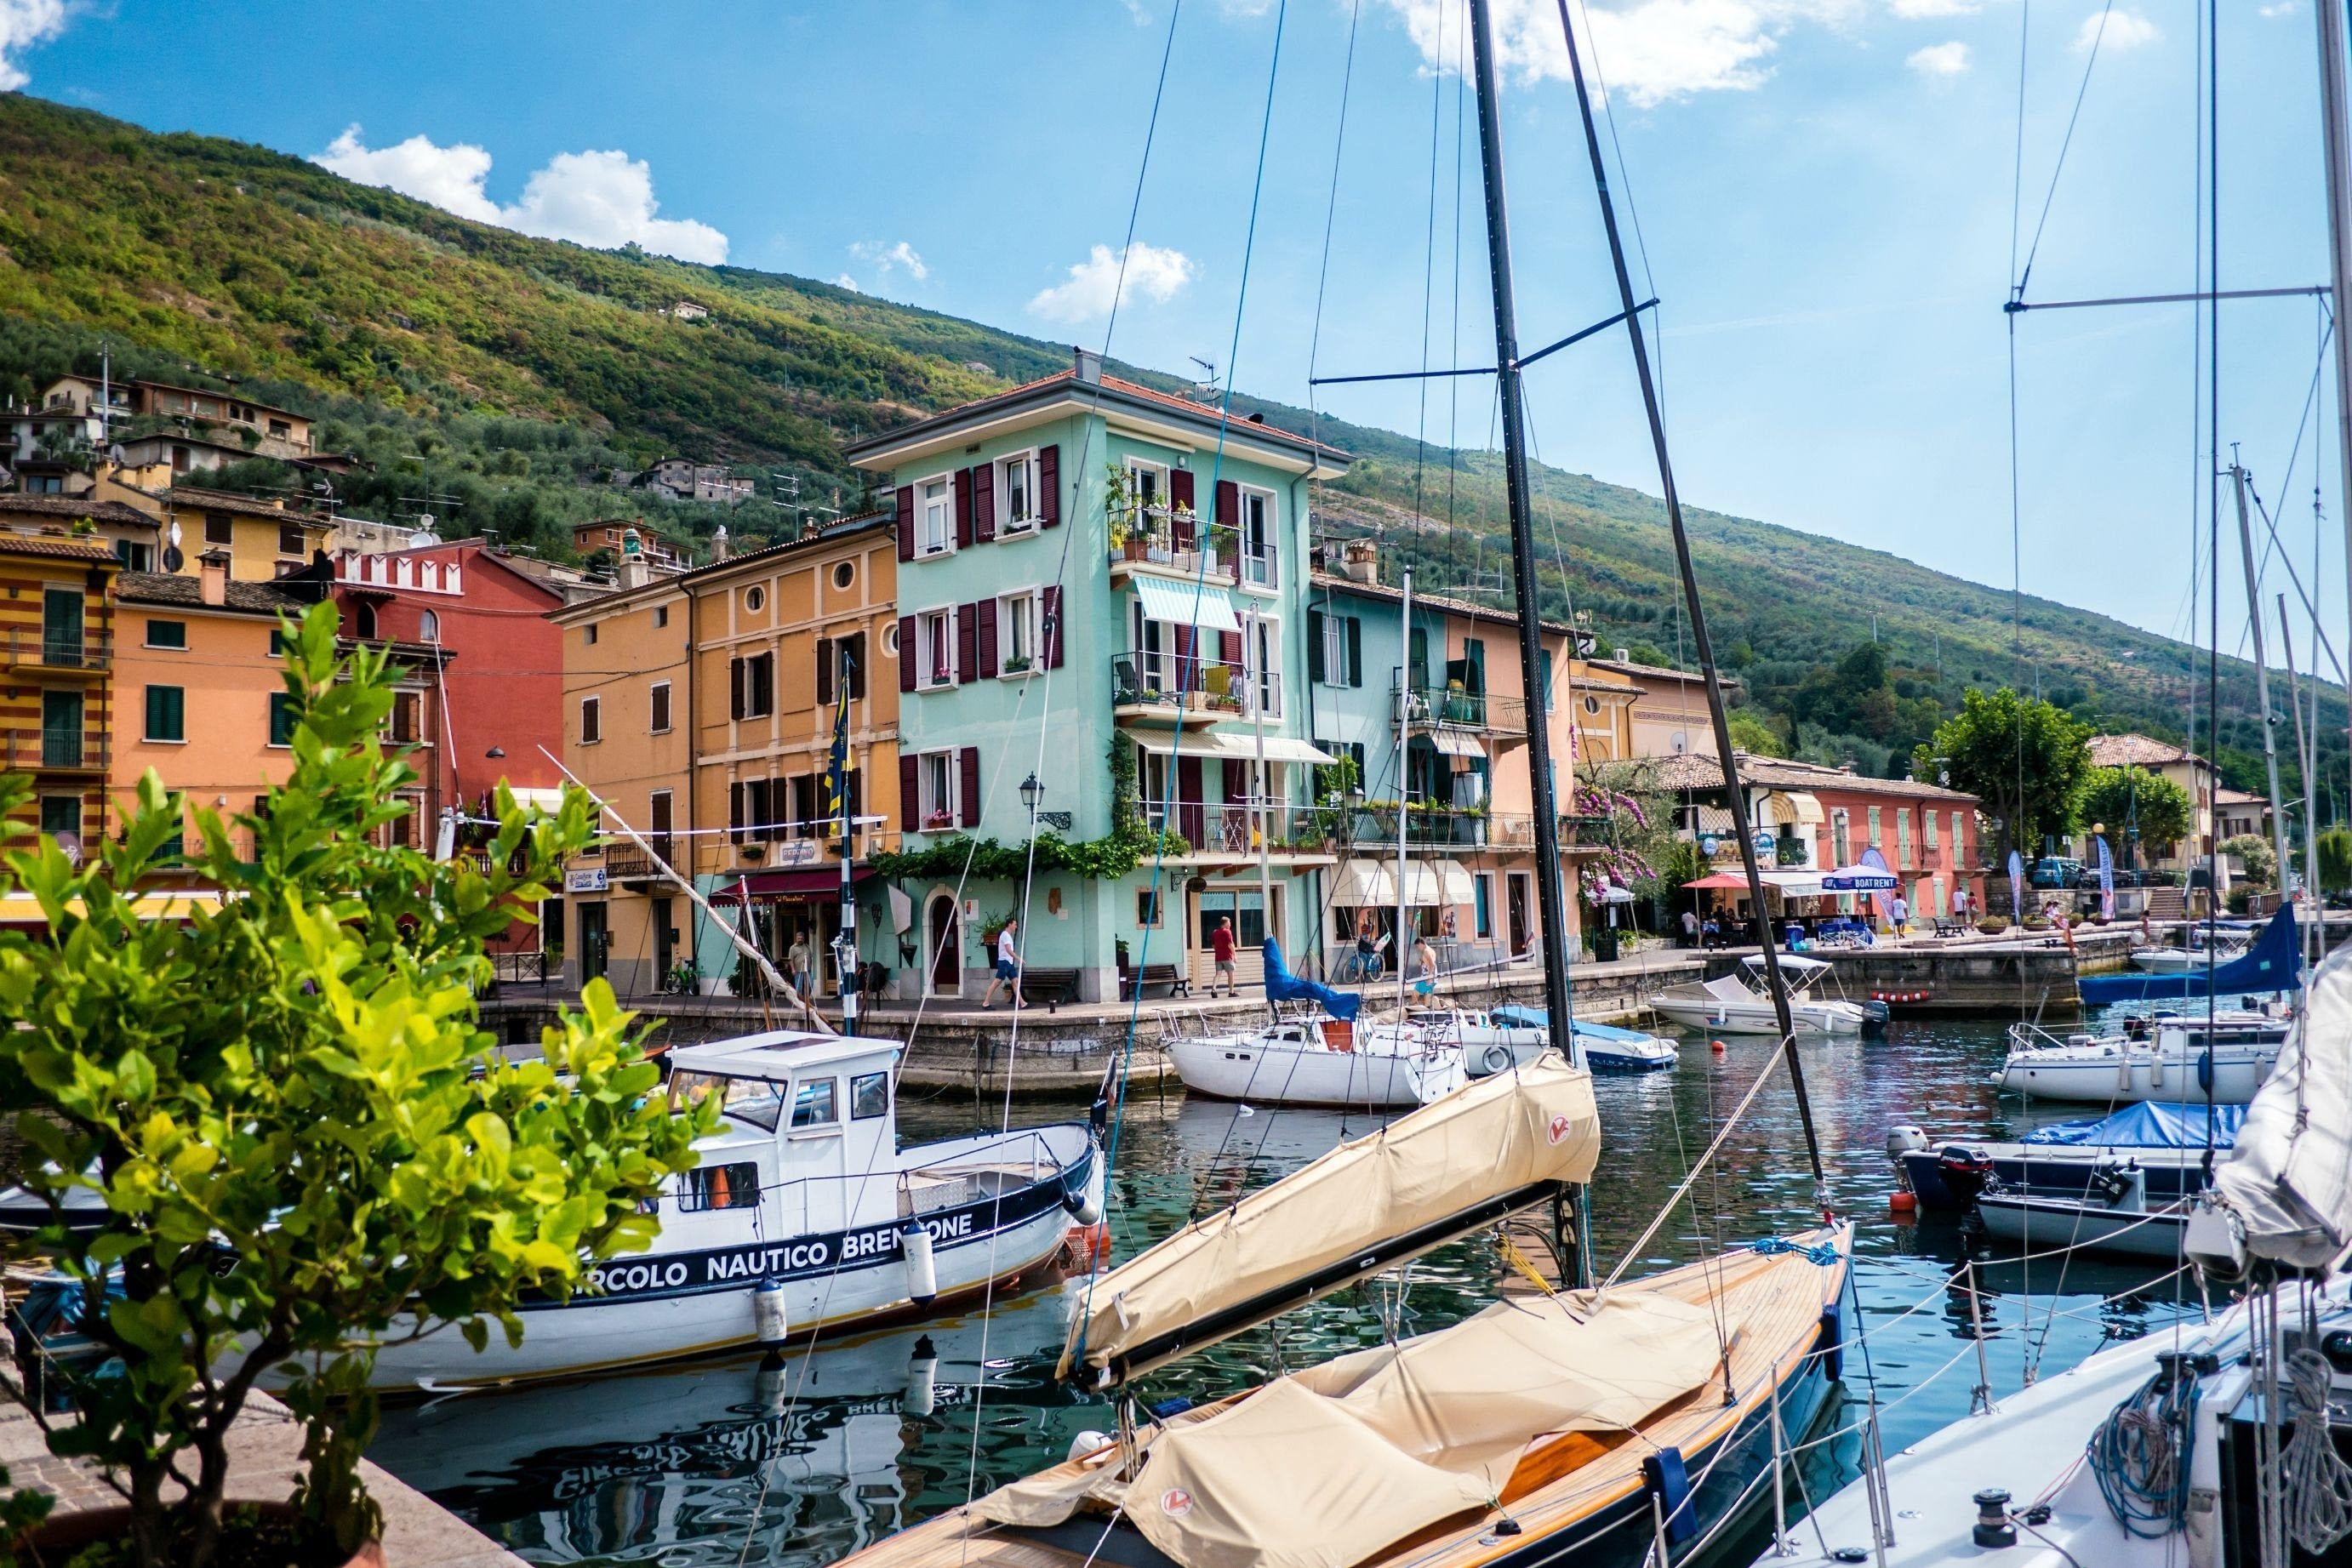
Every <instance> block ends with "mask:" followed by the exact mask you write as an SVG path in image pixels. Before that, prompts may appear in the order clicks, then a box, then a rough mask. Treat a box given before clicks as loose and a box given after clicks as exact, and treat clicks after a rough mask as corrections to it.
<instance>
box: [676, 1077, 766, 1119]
mask: <svg viewBox="0 0 2352 1568" xmlns="http://www.w3.org/2000/svg"><path fill="white" fill-rule="evenodd" d="M781 1088H782V1086H781V1085H779V1084H777V1083H775V1082H772V1081H771V1080H769V1079H765V1078H725V1077H721V1076H720V1075H719V1074H718V1073H716V1072H679V1073H674V1074H672V1075H671V1077H670V1081H669V1092H670V1097H671V1098H672V1099H674V1100H676V1101H677V1103H678V1104H680V1105H682V1106H683V1105H692V1104H694V1103H697V1102H698V1101H700V1100H701V1099H703V1098H704V1097H705V1096H706V1095H716V1096H718V1099H719V1111H720V1113H722V1114H724V1115H726V1116H728V1117H730V1118H731V1119H733V1120H735V1121H738V1122H741V1123H744V1124H747V1125H750V1126H753V1127H757V1128H759V1129H760V1130H761V1132H763V1133H772V1132H774V1131H775V1130H776V1122H777V1119H778V1118H779V1117H781V1116H782V1113H783V1104H784V1103H783V1097H782V1093H781V1092H780V1090H781Z"/></svg>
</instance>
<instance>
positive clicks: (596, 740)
mask: <svg viewBox="0 0 2352 1568" xmlns="http://www.w3.org/2000/svg"><path fill="white" fill-rule="evenodd" d="M591 714H593V715H595V716H596V717H595V723H594V724H593V725H591V724H590V723H589V719H588V716H589V715H591ZM592 728H593V729H594V730H595V732H596V733H595V734H593V735H590V734H589V733H588V732H589V730H590V729H592ZM580 744H581V745H583V746H602V745H603V744H604V698H603V697H582V698H581V699H580Z"/></svg>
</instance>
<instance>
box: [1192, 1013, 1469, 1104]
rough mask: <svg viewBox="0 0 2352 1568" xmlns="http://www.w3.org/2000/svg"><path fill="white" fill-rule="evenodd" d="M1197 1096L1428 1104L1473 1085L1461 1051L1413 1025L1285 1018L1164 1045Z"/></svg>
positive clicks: (1272, 1101)
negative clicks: (1243, 1030) (1425, 1035)
mask: <svg viewBox="0 0 2352 1568" xmlns="http://www.w3.org/2000/svg"><path fill="white" fill-rule="evenodd" d="M1161 1049H1162V1050H1163V1051H1166V1052H1167V1053H1168V1060H1169V1062H1170V1064H1171V1065H1172V1066H1173V1067H1174V1068H1175V1069H1176V1075H1177V1076H1178V1077H1179V1078H1181V1079H1182V1080H1183V1081H1184V1087H1185V1088H1186V1089H1187V1090H1188V1091H1190V1092H1192V1093H1195V1094H1205V1095H1208V1096H1209V1097H1210V1098H1212V1099H1215V1100H1244V1101H1252V1102H1259V1103H1268V1104H1277V1105H1331V1106H1342V1107H1344V1106H1350V1105H1362V1106H1368V1107H1380V1106H1396V1105H1404V1106H1412V1105H1426V1104H1428V1103H1430V1102H1431V1101H1433V1100H1436V1099H1440V1098H1442V1097H1443V1096H1444V1095H1447V1094H1450V1093H1452V1092H1454V1090H1456V1089H1459V1088H1461V1087H1462V1085H1463V1084H1464V1083H1465V1082H1468V1081H1469V1080H1468V1074H1467V1073H1466V1072H1465V1070H1464V1067H1463V1061H1462V1051H1461V1048H1460V1047H1458V1046H1454V1045H1448V1044H1445V1043H1444V1042H1442V1041H1438V1040H1428V1039H1425V1038H1423V1035H1422V1032H1421V1031H1420V1030H1417V1029H1415V1028H1413V1027H1412V1025H1410V1024H1357V1023H1351V1022H1345V1021H1342V1020H1340V1019H1329V1018H1324V1019H1283V1020H1281V1021H1279V1022H1276V1023H1274V1024H1270V1025H1268V1026H1267V1027H1266V1028H1265V1029H1262V1030H1253V1031H1252V1032H1250V1033H1247V1034H1212V1035H1193V1036H1176V1037H1173V1038H1171V1039H1169V1040H1165V1041H1163V1042H1162V1044H1161Z"/></svg>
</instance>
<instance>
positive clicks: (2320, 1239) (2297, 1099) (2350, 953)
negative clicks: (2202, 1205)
mask: <svg viewBox="0 0 2352 1568" xmlns="http://www.w3.org/2000/svg"><path fill="white" fill-rule="evenodd" d="M2263 940H2264V941H2265V942H2267V941H2268V940H2270V937H2269V936H2268V935H2267V934H2265V935H2264V936H2263ZM2213 1180H2214V1185H2215V1186H2218V1187H2219V1188H2220V1189H2221V1196H2222V1197H2223V1198H2224V1199H2225V1200H2226V1201H2227V1202H2228V1203H2229V1205H2230V1207H2231V1208H2233V1209H2235V1210H2236V1211H2237V1214H2238V1216H2239V1218H2241V1219H2242V1221H2243V1222H2244V1224H2245V1228H2246V1248H2247V1249H2248V1250H2249V1251H2251V1252H2252V1253H2253V1254H2254V1255H2255V1256H2256V1257H2260V1258H2270V1259H2274V1260H2278V1261H2279V1262H2282V1263H2286V1264H2290V1265H2292V1266H2294V1267H2295V1268H2302V1269H2317V1268H2323V1267H2325V1266H2326V1265H2327V1264H2328V1263H2330V1262H2332V1261H2334V1260H2336V1257H2338V1256H2339V1255H2340V1254H2341V1253H2342V1252H2343V1251H2344V1250H2345V1249H2346V1248H2347V1246H2352V945H2347V946H2342V947H2338V948H2337V949H2336V951H2335V952H2334V953H2331V954H2330V955H2328V956H2327V960H2326V962H2325V963H2323V964H2321V965H2320V966H2319V970H2318V973H2316V974H2315V975H2314V976H2313V977H2312V981H2311V995H2310V997H2309V998H2308V999H2307V1002H2306V1005H2305V1008H2304V1012H2303V1017H2302V1018H2301V1019H2298V1020H2296V1023H2295V1026H2294V1030H2293V1031H2292V1032H2290V1033H2289V1034H2288V1035H2287V1037H2286V1043H2285V1044H2284V1046H2283V1047H2281V1048H2280V1050H2279V1058H2278V1065H2277V1066H2276V1067H2274V1068H2273V1069H2272V1070H2271V1075H2270V1077H2269V1079H2268V1080H2266V1081H2265V1082H2263V1086H2262V1088H2261V1089H2260V1090H2259V1091H2257V1092H2256V1093H2255V1095H2254V1103H2252V1104H2251V1105H2249V1106H2247V1107H2246V1120H2245V1124H2244V1125H2243V1126H2242V1127H2241V1128H2240V1129H2239V1130H2238V1141H2237V1143H2236V1145H2234V1146H2233V1147H2232V1149H2231V1154H2230V1157H2229V1158H2228V1159H2226V1160H2224V1161H2222V1162H2221V1168H2220V1169H2218V1170H2217V1171H2215V1172H2214V1176H2213Z"/></svg>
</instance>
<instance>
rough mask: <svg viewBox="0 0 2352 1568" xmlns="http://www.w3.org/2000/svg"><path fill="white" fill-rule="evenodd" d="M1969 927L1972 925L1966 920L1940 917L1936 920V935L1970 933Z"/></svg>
mask: <svg viewBox="0 0 2352 1568" xmlns="http://www.w3.org/2000/svg"><path fill="white" fill-rule="evenodd" d="M1969 929H1970V927H1969V923H1968V922H1967V921H1965V920H1945V919H1940V918H1939V919H1937V922H1936V935H1937V936H1967V935H1968V934H1969Z"/></svg>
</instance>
